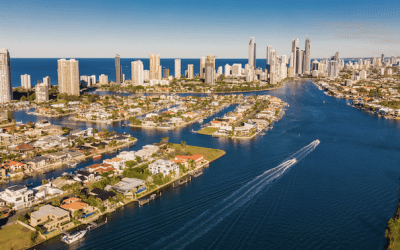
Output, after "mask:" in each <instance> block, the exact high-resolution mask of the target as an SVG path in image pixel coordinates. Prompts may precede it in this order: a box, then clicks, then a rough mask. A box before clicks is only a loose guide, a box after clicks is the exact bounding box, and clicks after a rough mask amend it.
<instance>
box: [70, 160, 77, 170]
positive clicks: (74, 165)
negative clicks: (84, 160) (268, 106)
mask: <svg viewBox="0 0 400 250" xmlns="http://www.w3.org/2000/svg"><path fill="white" fill-rule="evenodd" d="M76 166H78V162H76V161H74V162H71V163H70V164H69V167H70V168H74V167H76Z"/></svg>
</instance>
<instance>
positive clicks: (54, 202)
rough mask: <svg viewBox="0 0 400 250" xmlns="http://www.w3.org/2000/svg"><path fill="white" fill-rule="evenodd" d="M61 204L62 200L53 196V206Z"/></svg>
mask: <svg viewBox="0 0 400 250" xmlns="http://www.w3.org/2000/svg"><path fill="white" fill-rule="evenodd" d="M60 205H61V203H60V200H59V199H58V198H57V197H54V198H53V206H55V207H59V206H60Z"/></svg>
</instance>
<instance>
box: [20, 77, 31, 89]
mask: <svg viewBox="0 0 400 250" xmlns="http://www.w3.org/2000/svg"><path fill="white" fill-rule="evenodd" d="M21 87H22V88H24V89H31V76H30V75H28V74H25V75H21Z"/></svg>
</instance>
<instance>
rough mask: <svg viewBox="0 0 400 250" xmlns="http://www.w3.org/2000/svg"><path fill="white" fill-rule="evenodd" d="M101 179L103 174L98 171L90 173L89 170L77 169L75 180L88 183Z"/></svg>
mask: <svg viewBox="0 0 400 250" xmlns="http://www.w3.org/2000/svg"><path fill="white" fill-rule="evenodd" d="M100 179H101V176H99V175H97V174H96V173H90V172H88V171H83V170H78V171H76V176H75V177H74V180H75V181H77V182H82V183H88V182H91V181H98V180H100Z"/></svg>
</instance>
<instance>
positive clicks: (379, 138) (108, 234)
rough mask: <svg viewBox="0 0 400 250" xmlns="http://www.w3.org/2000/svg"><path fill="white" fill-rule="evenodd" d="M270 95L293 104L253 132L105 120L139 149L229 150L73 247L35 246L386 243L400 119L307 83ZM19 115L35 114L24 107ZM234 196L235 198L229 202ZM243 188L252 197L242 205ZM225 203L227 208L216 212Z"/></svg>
mask: <svg viewBox="0 0 400 250" xmlns="http://www.w3.org/2000/svg"><path fill="white" fill-rule="evenodd" d="M264 93H265V94H271V95H275V96H278V97H280V98H281V99H282V100H284V101H285V102H287V103H288V104H289V105H290V107H288V109H287V111H286V115H285V116H284V118H283V119H282V120H281V121H280V122H278V123H276V124H274V128H273V129H272V130H270V131H268V132H267V133H266V135H265V136H260V137H257V138H255V139H252V140H229V139H223V138H213V137H209V136H204V135H199V134H193V133H190V131H191V130H192V129H194V130H197V129H198V128H199V126H200V125H199V124H194V125H192V126H190V127H188V128H184V129H180V130H176V131H165V132H159V131H153V130H140V129H137V130H135V129H132V128H127V127H121V124H120V123H116V124H114V125H109V126H104V125H103V126H104V127H106V128H110V129H113V130H117V131H119V132H128V133H131V134H132V135H133V136H134V137H136V138H138V139H139V141H138V143H137V145H135V146H134V147H132V149H133V150H138V149H139V148H140V147H141V146H142V145H145V144H148V143H154V142H158V141H159V140H160V139H161V137H164V136H169V137H170V141H172V142H181V141H182V140H183V141H186V142H187V144H189V145H197V146H204V147H212V148H220V149H223V150H225V151H226V152H227V154H226V155H225V156H224V157H222V158H220V159H219V160H217V161H215V162H213V163H211V164H210V167H209V168H208V169H206V170H205V172H204V174H203V175H202V176H200V177H198V178H195V179H193V181H192V182H190V183H188V184H187V185H184V186H181V187H179V188H176V189H173V190H170V191H167V192H164V193H163V195H162V197H161V198H160V199H157V200H155V201H152V202H150V203H149V204H147V205H145V206H143V207H138V206H136V205H128V206H126V207H125V208H123V209H121V210H119V211H117V212H115V213H113V214H111V215H109V217H108V222H109V223H108V224H106V225H104V226H102V227H100V228H97V229H95V230H93V231H92V232H90V233H89V234H88V235H86V236H85V238H84V240H83V241H82V242H79V243H77V244H75V245H72V246H67V245H66V244H64V243H62V242H61V241H60V240H59V238H55V239H52V240H50V241H49V242H46V243H45V244H43V245H41V246H40V247H39V248H38V249H69V248H80V249H132V248H135V249H160V248H167V249H176V248H182V247H186V248H187V249H382V248H383V246H384V244H385V238H384V234H385V227H386V225H387V221H388V219H389V218H390V217H391V216H393V214H394V212H395V209H396V206H397V202H398V193H397V188H398V185H399V184H400V183H399V177H400V170H399V168H398V164H399V162H400V154H399V150H400V146H399V143H398V141H399V139H400V123H399V122H396V121H390V120H385V119H381V118H378V117H376V116H372V115H370V114H367V113H363V112H361V111H359V110H357V109H354V108H352V107H350V106H348V105H346V100H341V99H335V98H332V97H329V96H326V95H324V94H323V93H322V92H321V91H319V90H318V89H317V88H316V87H315V86H314V85H313V84H312V83H310V82H289V83H287V84H285V86H284V87H283V88H281V89H277V90H271V91H265V92H261V93H260V94H264ZM232 109H233V107H231V108H230V109H226V110H224V112H227V111H229V110H232ZM217 115H221V114H217ZM15 118H16V119H17V120H23V121H29V120H36V119H37V118H36V117H34V116H28V115H26V114H24V112H22V111H19V112H15ZM51 121H52V122H53V123H56V124H60V123H61V121H62V120H61V119H51ZM66 123H70V124H69V125H70V126H74V127H82V128H85V127H86V124H83V123H73V122H72V121H66ZM89 126H91V125H89ZM95 127H97V126H95ZM315 139H319V140H320V141H321V144H320V145H319V146H318V147H317V148H316V149H315V150H314V151H313V152H312V153H311V154H309V155H308V156H307V157H306V158H305V159H304V160H303V161H301V162H299V163H298V164H296V165H294V166H293V167H291V169H290V170H289V171H288V172H287V173H285V174H284V175H283V176H282V177H281V178H280V179H278V180H276V181H274V182H271V183H269V184H267V185H263V186H259V187H260V190H259V192H258V193H256V194H255V193H254V192H253V191H252V190H254V189H253V186H248V187H247V188H248V190H249V193H247V194H246V193H245V191H243V187H244V186H245V185H246V183H249V182H250V181H251V180H254V179H255V178H256V177H257V176H258V175H261V174H263V173H264V171H266V170H268V169H272V168H274V167H276V166H278V165H279V164H280V163H281V162H282V161H283V159H284V158H285V157H287V156H288V155H290V154H291V153H293V152H296V151H297V150H299V149H301V148H302V147H304V146H306V145H308V144H309V143H311V142H312V141H314V140H315ZM107 157H111V155H109V156H107ZM92 163H93V162H92V161H90V162H87V163H85V164H82V165H80V166H78V168H80V167H83V166H85V165H88V164H92ZM63 171H66V170H58V171H55V172H53V173H49V174H47V176H46V177H47V178H50V177H52V176H57V175H59V174H60V173H61V172H63ZM68 171H71V170H68ZM40 179H41V178H40ZM38 181H39V179H29V180H25V182H26V183H30V182H35V184H37V183H38ZM241 194H245V195H244V197H240V196H239V195H241ZM230 195H233V198H234V199H233V200H232V199H231V200H230V201H229V203H228V202H225V203H224V199H226V198H228V197H229V196H230ZM246 195H249V196H250V195H251V196H252V199H250V200H249V201H247V202H246V203H244V204H241V202H242V201H243V199H245V197H246ZM236 198H237V199H236ZM221 204H222V205H223V206H222V205H221ZM240 204H241V206H239V205H240ZM225 205H226V206H227V207H229V209H226V210H224V209H225V208H224V209H221V210H218V209H219V208H220V207H224V206H225ZM214 206H215V207H214ZM210 211H211V215H210ZM225 211H226V212H225ZM207 218H210V219H207Z"/></svg>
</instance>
